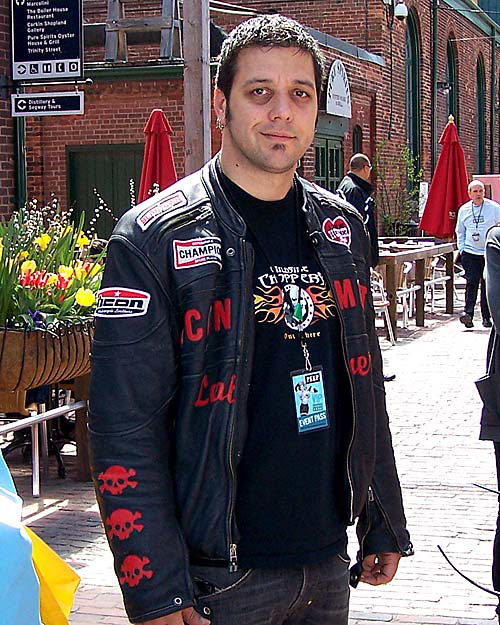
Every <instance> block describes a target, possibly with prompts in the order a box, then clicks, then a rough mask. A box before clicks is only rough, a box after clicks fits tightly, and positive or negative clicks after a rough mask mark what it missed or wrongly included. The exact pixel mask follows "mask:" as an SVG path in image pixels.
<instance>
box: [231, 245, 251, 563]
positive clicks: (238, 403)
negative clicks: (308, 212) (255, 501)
mask: <svg viewBox="0 0 500 625" xmlns="http://www.w3.org/2000/svg"><path fill="white" fill-rule="evenodd" d="M242 248H243V254H242V258H243V274H244V276H245V293H244V298H243V301H244V302H247V301H248V290H249V289H248V282H249V281H248V279H247V275H246V274H247V272H246V269H247V246H246V242H245V241H244V240H243V241H242ZM250 301H252V300H250ZM245 319H246V315H244V320H243V324H242V325H243V328H242V333H241V349H240V354H244V353H245V350H244V349H243V347H244V344H245V338H246V322H245ZM245 364H246V363H245V359H244V358H243V357H242V358H241V360H240V364H239V372H238V378H237V380H238V382H237V383H238V387H239V390H238V400H237V401H236V402H235V404H234V405H235V406H241V403H242V402H241V400H240V396H241V393H242V392H243V391H244V389H245V385H244V384H243V381H244V380H243V378H244V376H243V375H241V373H242V372H243V371H245V370H249V367H248V366H245ZM235 421H236V417H235V416H234V415H233V419H232V423H231V430H230V432H229V471H230V473H231V493H230V499H231V500H230V505H229V513H228V528H227V532H228V543H229V544H228V552H229V572H230V573H236V571H237V570H238V553H237V545H236V544H235V542H234V540H233V515H234V506H235V499H236V497H235V488H234V483H235V481H236V473H235V470H234V465H233V442H234V431H235Z"/></svg>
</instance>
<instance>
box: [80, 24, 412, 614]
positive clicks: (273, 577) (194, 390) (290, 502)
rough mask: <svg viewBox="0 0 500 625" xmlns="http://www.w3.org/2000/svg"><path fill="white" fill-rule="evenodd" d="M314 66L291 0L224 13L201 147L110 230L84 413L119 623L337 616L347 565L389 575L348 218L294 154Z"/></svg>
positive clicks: (302, 137)
mask: <svg viewBox="0 0 500 625" xmlns="http://www.w3.org/2000/svg"><path fill="white" fill-rule="evenodd" d="M323 69H324V61H323V58H322V55H321V52H320V50H319V48H318V46H317V43H316V42H315V40H314V39H313V38H312V37H311V35H310V34H309V33H308V31H307V30H306V29H305V28H304V27H302V26H300V24H298V23H297V22H295V21H294V20H291V19H288V18H285V17H283V16H280V15H272V16H269V15H267V16H261V17H257V18H254V19H252V20H249V21H246V22H244V23H242V24H240V25H239V26H238V27H236V28H235V29H234V30H233V31H232V32H231V33H230V35H229V36H228V38H227V39H226V40H225V42H224V44H223V47H222V51H221V56H220V60H219V64H218V70H217V74H216V78H215V84H216V88H215V92H214V109H215V113H216V116H217V128H219V130H220V131H221V133H222V147H221V151H220V153H219V154H217V155H216V157H215V158H213V159H212V160H211V161H210V162H209V163H208V164H207V165H205V167H203V168H202V169H201V170H200V171H198V172H195V173H194V174H192V175H190V176H188V177H187V178H185V179H184V180H181V181H179V182H177V183H175V184H174V185H172V186H171V187H169V188H168V189H167V190H165V191H163V192H162V193H159V194H158V195H156V196H154V197H152V198H151V199H148V200H146V201H145V202H144V203H142V204H140V205H138V206H137V207H135V208H133V209H131V210H129V211H127V212H126V213H125V215H124V216H123V217H122V218H121V220H120V222H119V223H118V225H117V227H116V228H115V231H114V233H113V235H112V236H111V239H110V242H109V246H108V250H107V260H106V267H105V271H104V276H103V280H102V288H101V291H100V292H99V295H98V299H97V306H96V327H95V334H94V341H93V345H92V376H91V384H90V387H91V388H90V406H89V430H90V446H91V456H92V473H93V477H94V483H95V488H96V494H97V498H98V502H99V506H100V511H101V516H102V519H103V522H104V524H105V527H106V531H107V535H108V541H109V544H110V547H111V549H112V551H113V555H114V559H115V570H116V573H117V575H118V577H119V580H120V584H121V588H122V591H123V595H124V599H125V606H126V609H127V612H128V615H129V618H130V620H131V621H132V622H134V623H147V624H148V625H182V624H183V623H188V624H189V625H203V624H207V623H208V622H209V621H210V620H212V621H213V623H214V625H269V624H273V625H301V624H304V623H308V624H309V625H333V624H335V625H347V623H348V609H349V579H351V580H352V583H353V584H357V583H358V581H359V580H361V581H363V582H366V583H368V584H373V585H378V584H385V583H388V582H390V581H391V580H392V578H393V577H394V575H395V573H396V570H397V568H398V564H399V560H400V558H401V556H407V555H411V554H412V553H413V550H412V545H411V542H410V540H409V534H408V532H407V529H406V520H405V516H404V511H403V505H402V497H401V489H400V485H399V479H398V476H397V471H396V465H395V460H394V452H393V448H392V443H391V434H390V430H389V421H388V416H387V412H386V407H385V392H384V383H383V379H382V371H381V357H380V348H379V345H378V340H377V336H376V334H375V325H374V311H373V305H372V300H371V294H370V267H369V263H368V258H369V254H370V252H369V240H368V237H367V235H366V230H365V227H364V225H363V220H362V219H361V217H360V215H359V213H358V211H357V210H355V209H354V208H353V207H352V206H351V205H350V204H348V203H347V202H344V201H343V200H341V199H340V198H338V197H337V196H334V195H333V194H332V193H330V192H328V191H325V190H324V189H321V188H320V187H318V186H317V185H315V184H312V183H310V182H308V181H306V180H304V179H302V178H300V177H299V176H298V175H297V174H296V169H297V164H298V162H299V160H300V159H301V158H302V156H303V155H304V153H305V152H306V150H307V149H308V148H309V147H310V145H311V143H312V141H313V138H314V132H315V123H316V119H317V114H318V100H319V97H320V91H321V85H322V78H323ZM306 387H307V389H308V393H309V397H308V402H307V405H305V402H304V401H303V399H304V397H303V396H301V393H302V392H303V389H304V388H306ZM356 520H358V523H357V530H358V536H359V540H360V550H359V556H358V562H357V563H356V565H355V567H353V568H354V570H353V571H352V573H351V575H350V572H349V557H348V555H347V551H346V547H347V533H346V530H347V525H349V524H353V523H354V522H355V521H356Z"/></svg>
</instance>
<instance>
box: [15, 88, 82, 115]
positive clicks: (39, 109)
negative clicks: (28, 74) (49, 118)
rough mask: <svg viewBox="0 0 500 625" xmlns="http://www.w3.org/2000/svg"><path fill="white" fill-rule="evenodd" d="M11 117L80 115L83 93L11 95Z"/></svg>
mask: <svg viewBox="0 0 500 625" xmlns="http://www.w3.org/2000/svg"><path fill="white" fill-rule="evenodd" d="M10 97H11V103H12V117H35V116H38V115H82V114H83V91H80V92H79V93H71V91H62V92H60V93H16V94H14V95H11V96H10Z"/></svg>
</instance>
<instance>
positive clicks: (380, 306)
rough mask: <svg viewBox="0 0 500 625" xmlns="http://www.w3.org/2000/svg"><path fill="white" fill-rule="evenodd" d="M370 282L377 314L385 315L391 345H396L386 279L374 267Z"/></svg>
mask: <svg viewBox="0 0 500 625" xmlns="http://www.w3.org/2000/svg"><path fill="white" fill-rule="evenodd" d="M370 283H371V291H372V299H373V308H374V309H375V314H377V315H382V316H383V318H384V321H385V327H386V328H387V334H388V335H389V341H390V342H391V345H395V344H396V340H395V338H394V332H393V329H392V323H391V317H390V315H389V299H388V298H387V293H386V290H385V287H384V280H383V278H382V276H381V275H380V274H379V273H378V272H377V271H375V270H374V269H372V271H371V280H370Z"/></svg>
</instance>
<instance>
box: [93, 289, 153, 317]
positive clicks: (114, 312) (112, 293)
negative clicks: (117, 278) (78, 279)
mask: <svg viewBox="0 0 500 625" xmlns="http://www.w3.org/2000/svg"><path fill="white" fill-rule="evenodd" d="M150 300H151V295H150V294H149V293H146V292H145V291H136V290H135V289H127V288H125V287H121V286H110V287H108V288H107V289H101V290H100V291H99V292H98V293H97V304H96V310H95V316H96V317H141V316H142V315H145V314H146V313H147V312H148V307H149V302H150Z"/></svg>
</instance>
